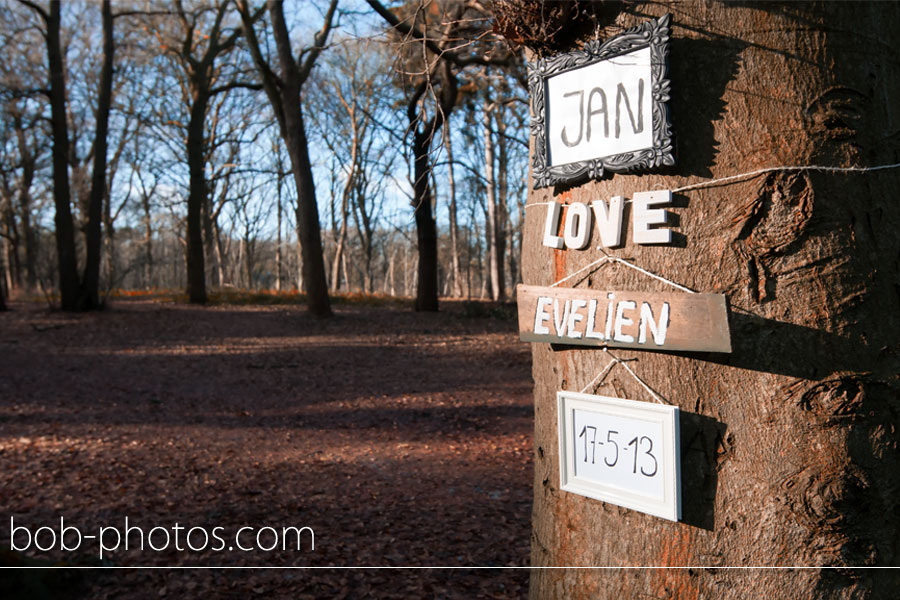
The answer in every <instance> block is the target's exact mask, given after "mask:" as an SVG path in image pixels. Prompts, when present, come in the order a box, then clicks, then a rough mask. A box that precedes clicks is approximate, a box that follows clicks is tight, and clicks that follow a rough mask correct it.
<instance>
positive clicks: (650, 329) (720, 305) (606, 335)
mask: <svg viewBox="0 0 900 600" xmlns="http://www.w3.org/2000/svg"><path fill="white" fill-rule="evenodd" d="M516 290H517V292H516V293H517V300H518V307H519V336H520V337H521V339H522V341H523V342H551V343H555V344H574V345H579V346H609V347H610V348H615V347H618V348H638V349H641V350H683V351H693V352H731V336H730V335H729V332H728V307H727V304H726V300H725V296H724V295H722V294H687V293H660V292H625V291H597V290H588V289H575V288H559V287H541V286H534V285H519V286H518V287H517V288H516Z"/></svg>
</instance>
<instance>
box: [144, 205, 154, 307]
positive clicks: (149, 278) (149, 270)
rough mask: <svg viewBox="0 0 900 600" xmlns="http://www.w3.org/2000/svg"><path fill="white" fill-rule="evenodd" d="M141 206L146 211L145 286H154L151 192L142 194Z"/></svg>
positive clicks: (148, 287)
mask: <svg viewBox="0 0 900 600" xmlns="http://www.w3.org/2000/svg"><path fill="white" fill-rule="evenodd" d="M141 208H142V209H143V211H144V287H145V288H147V289H150V288H151V287H153V219H152V215H151V212H150V196H149V194H146V193H142V194H141Z"/></svg>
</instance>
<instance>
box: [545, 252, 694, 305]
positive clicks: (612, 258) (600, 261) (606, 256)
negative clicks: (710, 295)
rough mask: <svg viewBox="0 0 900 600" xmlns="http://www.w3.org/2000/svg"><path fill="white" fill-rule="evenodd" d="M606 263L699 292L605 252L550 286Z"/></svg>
mask: <svg viewBox="0 0 900 600" xmlns="http://www.w3.org/2000/svg"><path fill="white" fill-rule="evenodd" d="M601 252H603V250H602V249H601ZM605 263H619V264H622V265H625V266H626V267H628V268H629V269H634V270H635V271H637V272H638V273H641V274H643V275H646V276H647V277H651V278H653V279H656V280H658V281H661V282H663V283H665V284H666V285H670V286H672V287H674V288H677V289H679V290H681V291H682V292H688V293H690V294H696V293H697V292H696V291H694V290H692V289H690V288H688V287H685V286H683V285H681V284H679V283H675V282H674V281H672V280H671V279H666V278H665V277H663V276H661V275H657V274H656V273H651V272H650V271H648V270H646V269H642V268H641V267H639V266H637V265H635V264H633V263H630V262H628V261H627V260H625V259H624V258H620V257H618V256H612V255H611V254H606V253H605V252H604V253H603V256H602V257H600V258H598V259H597V260H595V261H593V262H591V263H588V264H587V265H585V266H584V267H581V268H580V269H578V270H577V271H575V272H574V273H572V274H571V275H566V276H565V277H563V278H562V279H560V280H559V281H556V282H554V283H551V284H550V287H556V286H558V285H559V284H561V283H563V282H565V281H568V280H569V279H572V278H573V277H575V276H576V275H578V274H580V273H583V272H584V271H587V270H588V269H592V268H593V269H592V271H591V272H593V271H596V270H597V269H599V268H600V267H601V266H602V265H603V264H605Z"/></svg>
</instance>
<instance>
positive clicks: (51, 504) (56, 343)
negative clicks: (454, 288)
mask: <svg viewBox="0 0 900 600" xmlns="http://www.w3.org/2000/svg"><path fill="white" fill-rule="evenodd" d="M473 307H474V308H475V309H476V310H473ZM11 309H12V310H10V311H9V312H6V313H0V518H2V519H3V520H2V521H0V564H6V565H10V564H17V563H19V562H21V561H23V560H25V561H27V562H28V563H29V564H51V561H52V562H57V561H59V562H60V564H65V565H112V566H119V567H138V566H179V567H192V566H219V567H232V568H240V567H267V566H301V567H338V566H341V567H346V566H349V567H360V566H367V567H383V566H404V567H474V566H477V567H496V566H526V565H527V564H528V560H529V548H530V519H531V487H532V457H531V436H532V423H533V421H532V418H533V411H532V404H531V375H530V363H531V360H530V350H529V347H528V345H527V344H523V343H521V342H520V341H519V340H518V336H517V334H516V324H515V319H514V315H513V314H511V311H510V310H509V307H499V308H498V309H494V310H493V311H491V310H488V309H487V308H485V307H484V306H483V305H473V304H465V305H464V304H463V303H455V302H444V303H443V304H442V311H441V312H440V313H437V314H422V313H419V314H417V313H414V312H412V311H411V310H409V309H408V308H407V307H404V306H399V305H395V304H384V305H381V306H366V305H362V304H343V305H339V306H337V307H336V316H335V318H333V319H326V320H320V319H314V318H312V317H310V316H309V315H308V314H307V313H306V312H305V310H304V309H303V308H302V307H300V306H296V305H284V304H281V305H269V306H260V305H235V304H217V305H213V306H208V307H196V306H191V305H187V304H183V303H176V302H171V301H162V300H159V299H118V300H115V301H114V302H113V303H112V304H111V306H110V307H109V308H108V309H107V310H105V311H102V312H99V313H92V314H67V313H62V312H58V311H51V310H48V309H47V308H46V305H43V306H42V305H39V304H36V303H25V302H13V303H12V305H11ZM61 518H62V519H63V520H64V525H65V527H67V528H69V527H77V528H78V530H79V531H78V532H77V535H79V536H80V537H82V540H81V544H80V546H79V547H78V549H77V550H72V551H61V550H60V540H59V537H58V533H59V530H60V525H61V523H60V519H61ZM126 518H127V524H128V527H131V528H139V530H138V529H131V530H130V531H129V532H128V536H127V538H128V542H129V549H128V550H127V551H126V550H125V542H124V538H125V533H126V531H125V527H126ZM13 523H14V525H15V526H16V527H17V528H18V527H25V528H27V529H28V532H27V533H26V532H25V531H24V530H19V529H17V530H16V531H17V535H16V537H15V538H14V541H15V542H16V545H17V547H18V548H21V547H22V546H23V545H24V544H25V543H26V542H27V541H28V539H27V538H26V535H28V536H29V537H30V536H31V534H32V533H35V532H37V530H38V528H40V527H50V528H52V530H53V531H54V533H53V534H51V533H50V531H47V530H43V531H42V532H41V533H40V534H39V535H38V536H37V537H36V538H35V539H36V541H37V542H38V543H39V544H40V545H41V546H44V547H47V546H49V545H50V544H51V543H52V542H53V541H54V540H51V535H53V536H54V538H55V549H53V550H49V551H46V552H42V551H37V550H36V549H35V547H34V546H33V545H32V546H31V547H30V549H28V550H26V551H23V552H12V551H11V550H10V548H11V546H10V530H11V527H12V525H13ZM176 525H177V526H179V527H181V528H182V529H176V527H175V526H176ZM103 527H106V528H107V529H105V530H102V531H101V528H103ZM154 527H160V528H163V529H164V530H166V531H165V532H164V531H160V530H155V531H154V533H153V534H150V531H151V529H153V528H154ZM216 527H219V528H221V529H218V530H214V529H215V528H216ZM242 527H250V528H252V529H249V530H242V531H239V530H241V528H242ZM265 527H271V528H272V530H264V529H263V528H265ZM286 527H296V528H297V530H300V529H301V528H303V527H309V528H311V529H312V530H313V532H314V536H315V539H314V544H315V547H314V549H313V548H311V545H312V536H311V535H309V530H303V531H301V532H300V535H299V536H298V535H296V534H294V533H293V532H292V531H291V530H288V531H287V532H285V531H283V528H286ZM113 528H115V529H116V531H113ZM192 528H203V531H201V530H200V529H195V530H194V531H190V530H191V529H192ZM101 533H102V536H101ZM238 533H240V536H239V537H238V538H237V540H235V537H236V535H237V534H238ZM176 534H177V535H178V537H176ZM187 534H190V537H187V539H186V535H187ZM257 534H259V535H258V536H257ZM89 535H94V536H97V537H95V538H94V539H89V538H87V537H86V536H89ZM116 535H121V536H122V538H123V539H122V541H121V542H119V547H118V549H114V550H111V549H110V548H112V547H113V546H114V545H115V543H116V541H117V540H116ZM141 535H143V536H145V537H144V540H143V542H144V549H143V551H141V550H140V548H139V544H140V542H141V539H140V536H141ZM204 536H207V545H206V549H205V550H202V551H192V550H191V549H190V547H188V544H190V546H191V547H193V548H200V547H202V546H203V545H204ZM276 536H278V537H276ZM298 537H299V538H300V541H301V549H300V550H297V547H296V543H297V538H298ZM167 538H168V545H167V546H166V545H165V542H166V541H167ZM101 539H102V541H103V545H104V546H105V547H106V548H107V551H105V552H104V553H103V557H102V561H101V559H100V555H99V554H100V545H101ZM219 539H221V541H219ZM77 541H78V538H77V537H76V532H75V531H73V530H68V531H67V534H66V537H65V539H64V542H65V544H66V546H67V547H69V548H71V547H73V546H75V545H76V542H77ZM282 541H284V542H286V545H287V549H282V546H281V543H282ZM238 543H240V544H241V545H242V546H243V547H251V548H252V547H254V546H257V545H258V546H261V547H263V548H268V547H270V546H272V545H274V544H278V545H277V546H276V547H275V549H274V550H272V551H263V550H260V549H259V548H258V547H257V548H254V549H251V550H249V551H242V550H240V549H238V548H234V545H235V544H238ZM151 545H152V546H154V547H155V548H158V549H159V551H156V550H154V549H152V548H151ZM226 545H227V546H228V547H229V548H234V549H233V550H229V548H226V547H224V546H226ZM219 546H222V548H218V547H219ZM179 547H180V548H181V550H179V549H178V548H179ZM527 583H528V571H527V569H503V570H501V569H488V570H481V569H479V570H476V569H467V568H463V569H449V568H433V569H422V570H413V569H397V570H389V569H372V570H358V569H354V570H339V569H333V568H323V569H301V570H285V569H238V570H224V569H155V570H151V569H138V568H126V569H117V570H97V569H88V570H57V571H34V570H30V571H20V570H17V571H8V570H4V571H0V597H4V598H9V597H16V595H15V593H16V592H18V593H19V594H20V595H22V596H23V597H29V598H40V597H42V594H43V596H44V597H53V598H60V597H70V598H97V599H100V598H235V599H237V598H252V597H270V598H404V599H405V598H460V599H462V598H465V599H470V598H520V597H523V596H524V595H525V593H526V591H527Z"/></svg>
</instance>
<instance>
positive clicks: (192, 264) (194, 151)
mask: <svg viewBox="0 0 900 600" xmlns="http://www.w3.org/2000/svg"><path fill="white" fill-rule="evenodd" d="M195 86H196V87H195V89H196V90H204V89H208V88H209V86H208V84H204V83H203V82H199V83H196V84H195ZM193 100H194V103H193V104H192V105H191V118H190V121H188V132H187V133H188V135H187V161H188V172H189V174H190V190H189V191H188V203H187V249H186V253H187V292H188V297H189V299H190V301H191V302H192V303H194V304H205V303H206V300H207V297H206V265H205V258H206V257H205V254H204V248H203V205H204V203H205V202H206V194H207V191H206V174H205V173H204V171H205V168H204V167H205V166H206V161H205V159H204V156H203V136H204V128H203V124H204V120H205V119H206V108H207V106H208V104H209V96H208V95H207V94H206V93H204V92H203V91H197V92H195V94H194V99H193Z"/></svg>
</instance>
